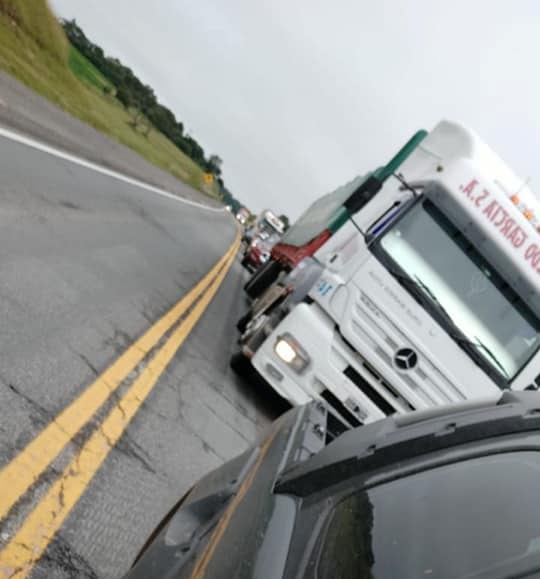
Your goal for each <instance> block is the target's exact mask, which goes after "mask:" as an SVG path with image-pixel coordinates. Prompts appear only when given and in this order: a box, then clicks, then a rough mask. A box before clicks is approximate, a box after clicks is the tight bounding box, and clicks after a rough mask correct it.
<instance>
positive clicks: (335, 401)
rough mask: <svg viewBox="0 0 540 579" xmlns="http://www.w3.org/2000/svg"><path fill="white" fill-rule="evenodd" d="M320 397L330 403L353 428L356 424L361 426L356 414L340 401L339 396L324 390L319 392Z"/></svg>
mask: <svg viewBox="0 0 540 579" xmlns="http://www.w3.org/2000/svg"><path fill="white" fill-rule="evenodd" d="M321 397H322V398H324V400H326V402H328V404H330V406H331V407H332V408H333V409H334V410H335V411H336V412H337V413H338V414H339V415H340V416H341V418H342V419H343V420H345V421H346V422H347V423H348V424H350V425H351V426H352V427H353V428H356V427H357V426H362V422H360V420H358V418H356V416H355V415H354V414H353V413H352V412H351V411H350V410H349V409H348V408H347V407H346V406H345V405H344V404H343V402H341V400H340V399H339V398H337V397H336V396H334V395H333V394H332V392H330V390H324V391H323V392H321Z"/></svg>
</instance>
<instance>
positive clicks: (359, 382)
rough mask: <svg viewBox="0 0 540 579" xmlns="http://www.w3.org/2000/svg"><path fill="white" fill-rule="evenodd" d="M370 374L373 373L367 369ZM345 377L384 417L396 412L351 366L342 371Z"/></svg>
mask: <svg viewBox="0 0 540 579" xmlns="http://www.w3.org/2000/svg"><path fill="white" fill-rule="evenodd" d="M369 371H370V373H372V374H374V372H372V371H371V369H369ZM343 373H344V374H345V376H347V378H348V379H349V380H350V381H351V382H353V383H354V384H355V385H356V386H358V388H359V389H360V390H361V391H362V392H363V394H364V395H365V396H366V397H367V398H369V399H370V400H371V402H373V404H375V406H377V408H379V410H380V411H381V412H384V414H386V416H390V415H392V414H395V413H396V412H397V410H396V408H394V407H393V406H392V405H391V404H390V403H389V402H388V401H387V400H386V399H385V398H383V397H382V396H381V395H380V394H379V393H378V392H377V390H375V388H373V386H372V385H371V384H370V383H369V382H368V381H367V380H366V379H365V378H364V377H363V376H362V375H361V374H359V373H358V372H357V371H356V370H355V369H354V368H353V367H352V366H347V367H346V368H345V370H344V371H343Z"/></svg>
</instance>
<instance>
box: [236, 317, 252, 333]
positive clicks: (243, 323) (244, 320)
mask: <svg viewBox="0 0 540 579" xmlns="http://www.w3.org/2000/svg"><path fill="white" fill-rule="evenodd" d="M250 320H251V311H249V312H247V313H245V314H244V315H243V316H242V317H241V318H240V319H239V320H238V321H237V322H236V329H237V330H238V331H239V332H240V333H241V334H243V333H244V332H245V331H246V328H247V325H248V324H249V321H250Z"/></svg>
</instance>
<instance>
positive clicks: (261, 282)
mask: <svg viewBox="0 0 540 579" xmlns="http://www.w3.org/2000/svg"><path fill="white" fill-rule="evenodd" d="M282 270H283V267H282V265H281V264H280V263H279V261H274V260H273V259H271V260H270V261H267V262H266V263H265V264H264V265H263V266H262V267H260V268H259V269H258V270H257V271H256V272H255V273H254V274H253V275H252V276H251V279H250V280H249V281H248V282H247V283H246V284H245V285H244V291H245V292H246V293H247V295H248V296H249V297H250V298H251V299H255V298H258V297H259V296H260V295H261V294H262V293H263V292H264V290H265V289H266V288H267V287H269V286H270V285H272V284H273V283H274V282H275V281H276V279H277V278H278V275H279V274H280V273H281V271H282Z"/></svg>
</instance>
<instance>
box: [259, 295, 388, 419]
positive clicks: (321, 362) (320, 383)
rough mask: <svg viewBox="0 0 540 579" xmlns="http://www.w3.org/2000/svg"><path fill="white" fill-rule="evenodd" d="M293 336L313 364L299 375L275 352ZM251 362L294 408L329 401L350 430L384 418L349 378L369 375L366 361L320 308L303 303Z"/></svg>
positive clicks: (384, 414) (286, 319) (383, 413)
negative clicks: (284, 339) (283, 338)
mask: <svg viewBox="0 0 540 579" xmlns="http://www.w3.org/2000/svg"><path fill="white" fill-rule="evenodd" d="M286 334H288V335H291V336H294V338H295V340H297V341H298V343H299V344H301V346H302V348H303V349H304V350H305V352H306V353H307V354H308V355H309V358H310V360H309V363H308V365H307V367H306V368H305V369H304V370H303V371H302V372H299V373H298V372H296V371H295V370H293V368H291V366H290V365H288V364H287V363H286V362H284V361H283V360H282V359H281V358H280V357H279V356H278V355H277V354H276V351H275V346H276V344H277V342H278V340H279V339H280V337H281V336H283V335H286ZM251 362H252V364H253V366H254V368H255V369H256V370H257V372H259V374H261V376H262V377H263V378H264V379H265V380H266V381H267V382H268V383H269V384H270V385H271V386H272V387H273V388H274V390H275V391H276V392H277V393H278V394H279V395H280V396H282V397H283V398H285V399H286V400H288V401H289V402H290V403H291V404H293V405H300V404H305V403H307V402H309V401H310V400H313V399H315V400H320V399H322V400H325V401H326V402H328V403H329V404H330V405H331V406H332V407H333V408H334V410H336V411H337V413H338V414H339V415H340V417H341V418H342V419H344V420H346V421H347V423H348V424H350V425H351V426H359V425H360V424H364V423H367V422H373V421H374V420H379V419H380V418H383V417H385V416H386V415H388V414H389V413H391V412H388V410H387V409H386V410H381V408H380V407H378V406H377V405H376V404H374V403H373V401H372V400H371V399H369V398H368V397H367V396H365V394H364V393H363V392H362V390H361V389H359V387H358V385H357V384H355V383H354V382H353V381H352V380H351V379H350V378H349V376H348V375H347V373H346V369H347V368H350V367H352V368H354V370H355V372H356V375H359V376H361V375H362V374H363V373H365V372H366V371H365V369H364V368H363V367H362V363H361V361H360V360H359V357H358V355H357V354H355V353H354V352H353V351H352V350H351V349H350V348H349V347H348V346H347V344H346V343H345V342H344V341H343V339H342V338H341V336H340V335H339V332H337V331H336V329H335V325H334V322H333V320H332V319H331V318H329V317H328V316H327V315H326V314H325V313H324V312H323V311H322V310H321V309H320V308H319V307H318V306H317V305H316V304H311V305H308V304H299V305H297V306H296V307H295V308H294V309H293V310H292V311H291V313H290V314H289V315H288V316H286V317H285V318H284V319H283V320H282V321H281V322H280V324H279V325H278V326H277V327H276V328H275V329H274V330H273V331H272V333H271V334H270V335H269V337H268V338H267V339H266V340H265V341H264V343H263V344H262V345H261V346H260V347H259V348H258V350H257V351H256V352H255V354H254V355H253V357H252V358H251ZM364 380H365V382H368V381H369V378H368V377H365V378H364Z"/></svg>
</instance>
